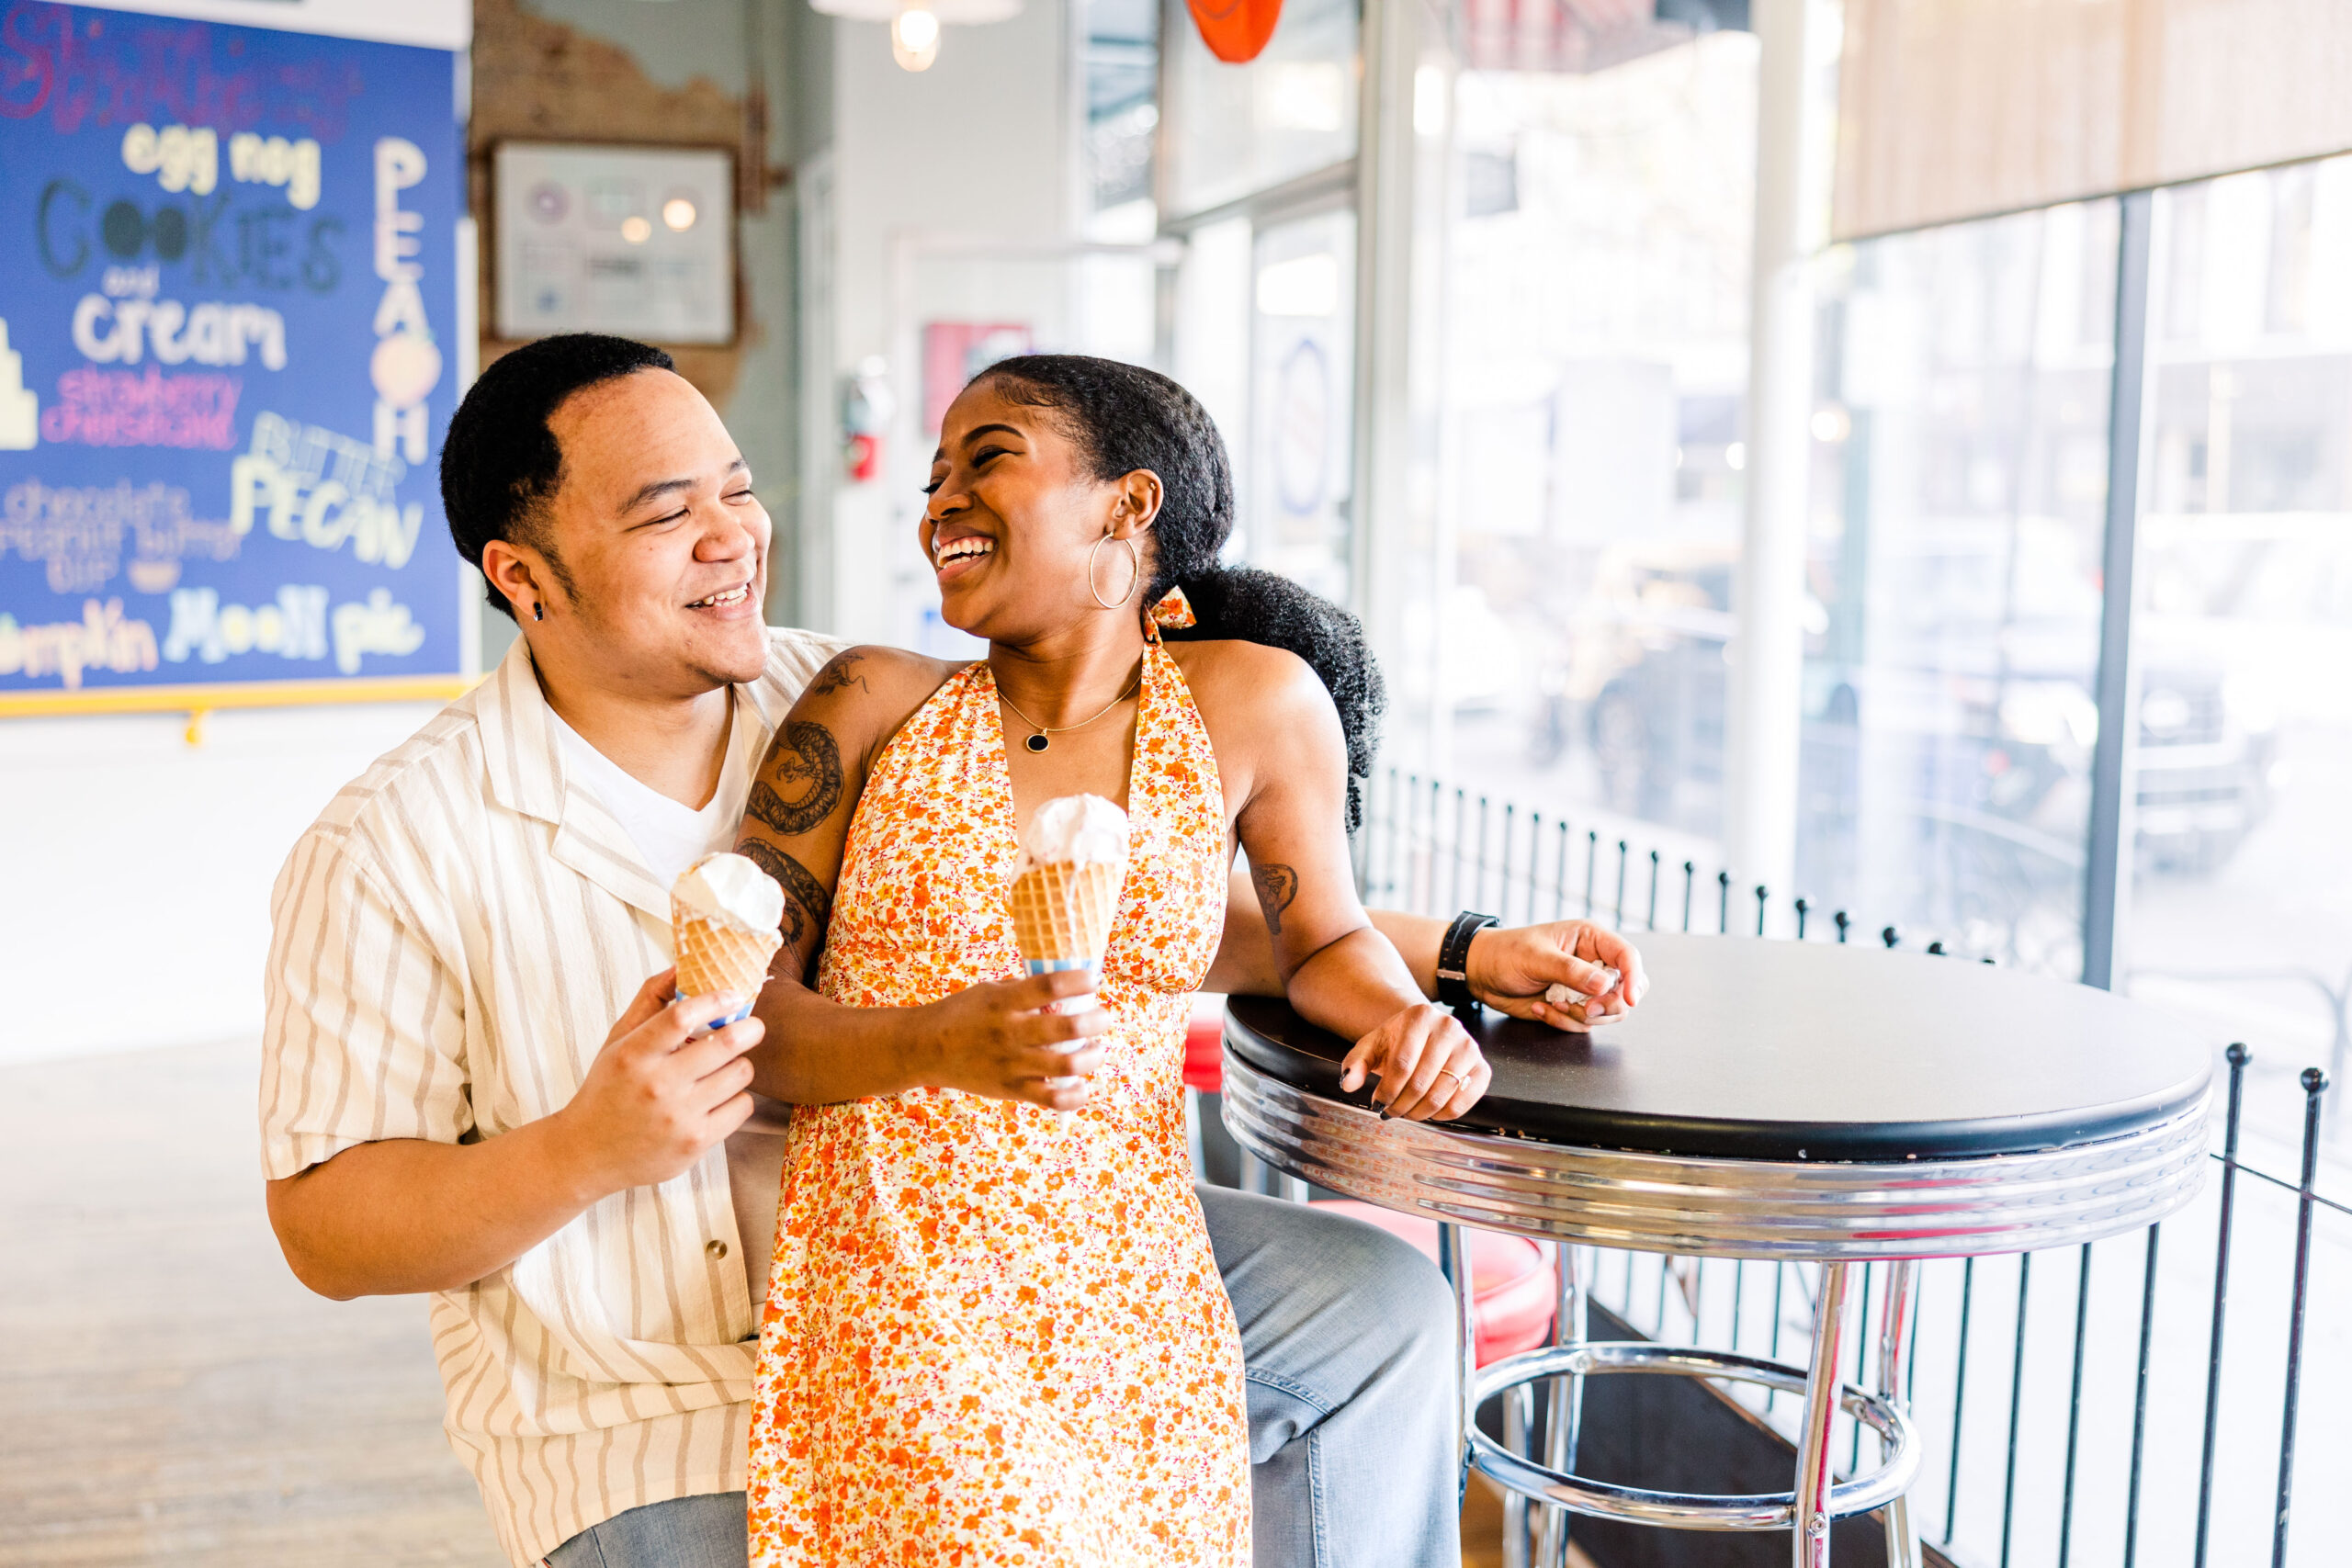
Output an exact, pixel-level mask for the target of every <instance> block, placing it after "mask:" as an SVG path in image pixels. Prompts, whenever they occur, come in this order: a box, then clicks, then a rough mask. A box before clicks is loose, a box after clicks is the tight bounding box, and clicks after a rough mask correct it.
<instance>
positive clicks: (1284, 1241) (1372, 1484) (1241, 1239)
mask: <svg viewBox="0 0 2352 1568" xmlns="http://www.w3.org/2000/svg"><path fill="white" fill-rule="evenodd" d="M1198 1191H1199V1193H1200V1197H1201V1208H1202V1211H1203V1212H1204V1213H1205V1214H1206V1215H1207V1217H1208V1227H1209V1243H1210V1246H1211V1247H1213V1248H1214V1249H1215V1250H1216V1264H1217V1271H1218V1272H1219V1273H1220V1274H1222V1275H1223V1276H1224V1277H1225V1288H1226V1292H1227V1294H1229V1295H1230V1296H1231V1297H1232V1298H1233V1311H1234V1316H1235V1317H1236V1318H1237V1319H1238V1320H1239V1323H1240V1325H1241V1349H1242V1355H1243V1357H1244V1358H1245V1359H1246V1360H1247V1361H1248V1363H1249V1401H1250V1497H1251V1503H1252V1523H1251V1534H1252V1536H1253V1538H1254V1539H1255V1541H1256V1561H1257V1564H1258V1568H1389V1565H1391V1564H1394V1565H1396V1568H1453V1565H1454V1564H1456V1563H1458V1562H1460V1560H1461V1551H1462V1538H1461V1514H1460V1506H1461V1502H1460V1496H1459V1494H1458V1492H1457V1485H1458V1482H1457V1479H1456V1478H1457V1474H1458V1466H1459V1459H1458V1456H1457V1455H1456V1453H1455V1451H1454V1447H1453V1403H1452V1402H1453V1379H1454V1372H1453V1294H1452V1292H1450V1291H1449V1290H1448V1289H1447V1287H1446V1284H1445V1280H1444V1278H1443V1277H1442V1275H1440V1274H1439V1273H1438V1271H1437V1269H1436V1268H1435V1267H1434V1266H1433V1265H1432V1264H1431V1263H1430V1261H1429V1259H1427V1258H1423V1257H1422V1256H1421V1255H1420V1254H1419V1252H1417V1251H1415V1250H1414V1249H1413V1248H1412V1247H1409V1246H1408V1245H1407V1244H1405V1243H1404V1242H1401V1241H1399V1240H1397V1238H1396V1237H1395V1236H1392V1235H1389V1234H1388V1233H1387V1232H1385V1231H1383V1230H1379V1229H1376V1228H1375V1227H1374V1226H1371V1225H1367V1224H1363V1223H1362V1222H1360V1221H1357V1220H1351V1219H1349V1218H1347V1217H1345V1216H1344V1215H1340V1214H1333V1213H1328V1212H1325V1211H1322V1210H1317V1209H1312V1208H1309V1207H1307V1206H1306V1204H1303V1203H1285V1202H1281V1201H1276V1200H1274V1199H1271V1198H1260V1197H1256V1196H1253V1195H1251V1194H1250V1193H1245V1192H1235V1191H1231V1190H1227V1189H1225V1188H1220V1187H1202V1188H1199V1189H1198Z"/></svg>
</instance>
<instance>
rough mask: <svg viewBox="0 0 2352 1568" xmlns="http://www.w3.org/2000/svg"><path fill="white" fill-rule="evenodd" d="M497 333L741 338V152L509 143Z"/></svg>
mask: <svg viewBox="0 0 2352 1568" xmlns="http://www.w3.org/2000/svg"><path fill="white" fill-rule="evenodd" d="M491 189H492V209H493V211H494V214H495V224H496V232H495V235H494V236H493V243H494V245H495V247H496V249H495V258H496V266H495V273H494V276H493V280H492V281H493V286H494V287H493V290H492V293H493V313H494V316H495V321H494V323H493V330H494V331H495V333H497V335H498V336H500V337H503V338H537V337H546V336H548V334H550V333H569V332H598V333H617V334H619V335H620V336H623V337H633V338H641V339H644V340H646V341H648V342H650V343H661V344H731V343H733V342H734V341H735V159H734V154H733V153H731V152H724V151H720V150H718V149H714V148H702V147H619V146H615V147H605V146H588V145H582V144H579V143H558V142H545V141H502V142H500V143H499V144H498V145H497V146H496V147H495V148H494V149H493V150H492V162H491Z"/></svg>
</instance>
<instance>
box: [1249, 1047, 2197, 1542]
mask: <svg viewBox="0 0 2352 1568" xmlns="http://www.w3.org/2000/svg"><path fill="white" fill-rule="evenodd" d="M1225 1118H1226V1124H1227V1127H1228V1128H1229V1129H1230V1130H1231V1132H1232V1133H1233V1135H1234V1138H1235V1140H1236V1142H1238V1144H1239V1145H1240V1146H1241V1148H1242V1149H1243V1151H1244V1152H1245V1153H1246V1154H1248V1155H1250V1156H1254V1157H1255V1158H1256V1159H1258V1160H1260V1161H1262V1162H1264V1163H1265V1165H1267V1166H1268V1167H1271V1168H1272V1169H1273V1170H1275V1171H1278V1172H1280V1173H1282V1174H1283V1176H1286V1177H1291V1178H1295V1179H1301V1180H1311V1181H1313V1182H1315V1183H1317V1184H1318V1185H1320V1186H1323V1187H1326V1188H1329V1189H1330V1190H1333V1191H1336V1192H1341V1193H1345V1194H1347V1195H1348V1196H1350V1197H1354V1198H1362V1199H1364V1200H1366V1201H1371V1202H1374V1203H1379V1204H1381V1205H1383V1206H1385V1207H1387V1208H1392V1209H1397V1210H1401V1211H1403V1212H1405V1213H1421V1214H1427V1215H1429V1216H1430V1217H1431V1218H1434V1219H1436V1220H1438V1221H1440V1222H1441V1224H1440V1226H1439V1232H1438V1235H1439V1261H1440V1264H1441V1266H1442V1268H1443V1269H1445V1272H1446V1275H1447V1277H1448V1278H1449V1279H1450V1280H1453V1289H1454V1299H1455V1306H1456V1320H1457V1321H1456V1332H1457V1334H1458V1336H1459V1340H1458V1345H1459V1350H1460V1369H1459V1377H1460V1387H1461V1389H1462V1392H1463V1396H1462V1399H1461V1401H1460V1402H1459V1403H1460V1408H1459V1412H1458V1415H1457V1421H1458V1428H1459V1431H1460V1433H1461V1437H1462V1455H1463V1471H1462V1475H1463V1479H1464V1482H1465V1483H1466V1480H1467V1477H1468V1473H1469V1471H1470V1470H1471V1469H1472V1468H1473V1467H1475V1468H1476V1469H1477V1470H1478V1471H1479V1472H1482V1473H1483V1474H1486V1475H1487V1476H1489V1477H1490V1478H1492V1479H1493V1480H1495V1481H1496V1482H1497V1483H1499V1484H1500V1485H1501V1486H1502V1487H1503V1488H1504V1495H1505V1497H1506V1499H1507V1501H1506V1503H1505V1512H1504V1519H1505V1550H1506V1551H1507V1552H1508V1553H1510V1559H1509V1560H1510V1562H1512V1564H1513V1568H1519V1565H1520V1564H1522V1563H1524V1562H1526V1561H1527V1558H1528V1555H1529V1553H1530V1550H1531V1541H1530V1536H1531V1531H1530V1529H1529V1517H1528V1510H1529V1507H1530V1506H1531V1505H1534V1506H1540V1509H1541V1517H1540V1519H1539V1521H1538V1524H1539V1527H1540V1529H1539V1531H1538V1532H1537V1533H1536V1534H1535V1539H1534V1540H1533V1541H1532V1550H1533V1551H1534V1553H1535V1555H1536V1557H1537V1559H1538V1560H1539V1561H1540V1562H1542V1563H1543V1564H1544V1568H1559V1565H1561V1564H1564V1563H1565V1562H1566V1551H1567V1536H1568V1530H1567V1516H1568V1514H1569V1513H1572V1512H1573V1513H1583V1514H1589V1515H1592V1516H1595V1517H1605V1518H1614V1519H1622V1520H1626V1521H1629V1522H1635V1523H1643V1524H1650V1525H1661V1526H1665V1527H1668V1528H1673V1529H1711V1530H1765V1529H1782V1530H1789V1531H1790V1532H1791V1536H1790V1539H1791V1552H1792V1556H1791V1561H1792V1562H1793V1563H1794V1564H1795V1565H1796V1568H1828V1564H1829V1536H1830V1524H1831V1521H1832V1520H1834V1519H1837V1518H1840V1517H1846V1516H1849V1515H1852V1514H1859V1513H1866V1512H1870V1511H1872V1510H1875V1509H1881V1508H1883V1509H1884V1510H1885V1520H1886V1532H1887V1561H1888V1562H1889V1563H1890V1564H1891V1565H1893V1568H1917V1563H1918V1562H1919V1551H1918V1542H1917V1537H1916V1534H1915V1533H1914V1531H1913V1530H1912V1529H1911V1526H1910V1518H1909V1509H1908V1506H1907V1504H1906V1502H1905V1493H1906V1492H1907V1491H1908V1489H1909V1486H1910V1484H1911V1481H1912V1478H1913V1476H1914V1475H1915V1474H1916V1473H1917V1470H1918V1467H1919V1457H1920V1456H1919V1444H1918V1440H1917V1434H1916V1433H1915V1432H1914V1430H1913V1428H1912V1426H1911V1423H1910V1419H1909V1416H1907V1415H1906V1414H1905V1411H1904V1409H1903V1405H1902V1402H1901V1398H1900V1393H1899V1391H1900V1389H1901V1386H1902V1382H1901V1380H1902V1371H1903V1352H1904V1347H1905V1341H1906V1339H1907V1338H1908V1337H1909V1325H1910V1318H1911V1314H1912V1311H1913V1308H1914V1305H1915V1296H1916V1278H1915V1276H1916V1274H1917V1260H1919V1259H1922V1258H1959V1257H1973V1256H1981V1255H1983V1254H1986V1253H1996V1252H2019V1251H2029V1250H2038V1249H2040V1248H2043V1247H2060V1246H2066V1245H2071V1244H2074V1243H2077V1242H2085V1241H2090V1240H2095V1239H2098V1238H2099V1237H2102V1236H2106V1235H2113V1234H2114V1233H2116V1232H2117V1231H2120V1230H2122V1229H2126V1228H2130V1227H2132V1226H2135V1225H2143V1224H2148V1223H2150V1222H2152V1221H2154V1220H2156V1219H2161V1218H2162V1217H2164V1215H2165V1214H2167V1213H2171V1212H2172V1211H2173V1210H2175V1209H2177V1208H2178V1207H2179V1206H2180V1205H2181V1204H2183V1203H2185V1202H2186V1201H2188V1199H2189V1198H2190V1197H2191V1196H2192V1195H2193V1194H2194V1193H2195V1191H2196V1190H2197V1187H2198V1184H2199V1181H2200V1180H2201V1179H2202V1177H2203V1174H2204V1164H2205V1159H2204V1152H2205V1114H2204V1105H2203V1103H2202V1102H2201V1101H2200V1102H2199V1103H2198V1104H2197V1105H2194V1106H2192V1107H2189V1108H2188V1109H2187V1110H2185V1111H2181V1112H2179V1113H2178V1114H2176V1115H2173V1116H2170V1117H2167V1118H2165V1119H2163V1120H2160V1121H2156V1122H2151V1123H2149V1124H2147V1125H2145V1126H2143V1127H2141V1128H2139V1129H2137V1130H2135V1131H2132V1132H2131V1133H2128V1134H2123V1135H2121V1136H2118V1137H2111V1138H2105V1139H2100V1140H2098V1141H2094V1142H2090V1143H2086V1144H2081V1145H2073V1146H2070V1147H2065V1148H2059V1149H2052V1150H2050V1151H2047V1152H2044V1153H2035V1154H2026V1155H2007V1156H1993V1157H1987V1158H1978V1159H1958V1158H1937V1159H1927V1160H1911V1161H1905V1162H1904V1163H1901V1164H1894V1163H1891V1162H1889V1163H1883V1164H1881V1163H1872V1164H1854V1163H1845V1164H1833V1163H1829V1162H1811V1163H1807V1162H1804V1161H1795V1162H1790V1161H1767V1160H1745V1159H1720V1158H1702V1157H1691V1156H1676V1155H1662V1154H1648V1153H1640V1152H1628V1151H1620V1150H1610V1149H1594V1148H1580V1147H1574V1146H1569V1145H1558V1144H1550V1143H1545V1142H1543V1141H1541V1140H1536V1139H1525V1138H1514V1137H1506V1136H1501V1135H1498V1134H1483V1133H1468V1132H1458V1131H1453V1130H1448V1129H1442V1128H1434V1127H1430V1126H1427V1125H1425V1124H1421V1123H1417V1122H1393V1121H1384V1120H1382V1119H1380V1118H1379V1117H1376V1116H1374V1114H1373V1113H1371V1112H1369V1111H1364V1110H1362V1109H1360V1108H1358V1107H1356V1106H1353V1105H1349V1104H1345V1103H1342V1102H1340V1101H1338V1100H1328V1099H1325V1098H1323V1097H1321V1096H1319V1095H1316V1094H1311V1093H1308V1092H1307V1091H1306V1090H1303V1089H1298V1088H1296V1087H1295V1086H1293V1085H1291V1084H1289V1083H1286V1082H1284V1081H1283V1080H1282V1079H1280V1078H1276V1077H1272V1076H1271V1075H1268V1074H1266V1073H1263V1072H1261V1071H1259V1070H1258V1069H1257V1068H1255V1067H1253V1066H1250V1063H1249V1062H1248V1061H1246V1060H1244V1059H1243V1058H1242V1057H1241V1056H1240V1055H1238V1053H1234V1052H1228V1053H1227V1057H1226V1066H1225ZM1465 1223H1466V1224H1473V1225H1477V1226H1481V1227H1484V1228H1487V1229H1492V1230H1499V1231H1507V1232H1511V1233H1514V1234H1517V1235H1527V1236H1532V1237H1536V1238H1539V1239H1544V1240H1550V1241H1554V1242H1556V1243H1558V1244H1559V1252H1560V1302H1559V1313H1558V1316H1557V1318H1556V1320H1555V1337H1556V1338H1557V1339H1558V1340H1559V1341H1560V1342H1559V1343H1557V1344H1555V1345H1554V1346H1553V1347H1551V1348H1545V1349H1540V1350H1532V1351H1528V1352H1525V1353H1524V1354H1521V1355H1519V1356H1514V1357H1511V1358H1510V1359H1507V1360H1505V1361H1502V1362H1498V1363H1497V1364H1496V1365H1495V1366H1493V1367H1490V1368H1487V1370H1486V1371H1484V1372H1483V1373H1482V1372H1480V1371H1478V1370H1477V1368H1476V1336H1475V1321H1474V1318H1473V1315H1472V1302H1473V1291H1474V1281H1473V1280H1472V1278H1471V1273H1472V1270H1471V1268H1470V1255H1469V1248H1468V1245H1467V1240H1468V1238H1467V1237H1466V1236H1465V1235H1464V1234H1463V1231H1462V1228H1461V1227H1462V1225H1463V1224H1465ZM1579 1243H1590V1244H1596V1245H1600V1246H1606V1247H1620V1248H1626V1249H1632V1250H1636V1251H1646V1252H1665V1253H1673V1254H1679V1255H1683V1256H1693V1257H1703V1258H1762V1259H1766V1260H1770V1261H1804V1262H1817V1263H1819V1264H1821V1266H1822V1269H1821V1284H1820V1299H1819V1301H1818V1302H1817V1303H1816V1304H1815V1313H1814V1342H1813V1357H1812V1360H1811V1363H1810V1368H1811V1370H1810V1371H1808V1370H1807V1369H1805V1368H1799V1367H1792V1366H1787V1365H1784V1364H1781V1363H1779V1362H1773V1361H1766V1360H1760V1359H1756V1358H1753V1357H1745V1356H1737V1355H1732V1354H1728V1353H1724V1352H1715V1351H1704V1350H1695V1349H1678V1348H1671V1347H1665V1346H1656V1345H1649V1344H1622V1343H1591V1342H1589V1341H1587V1340H1586V1338H1585V1333H1586V1302H1587V1292H1588V1287H1589V1280H1590V1271H1589V1260H1588V1259H1587V1258H1585V1257H1584V1256H1583V1254H1584V1253H1585V1250H1586V1249H1585V1247H1582V1246H1579V1245H1577V1244H1579ZM1879 1260H1883V1261H1887V1262H1890V1263H1892V1264H1894V1268H1893V1269H1890V1271H1889V1272H1890V1274H1891V1275H1892V1278H1891V1280H1889V1283H1888V1290H1887V1294H1886V1301H1885V1304H1884V1310H1883V1314H1882V1316H1881V1319H1880V1322H1879V1325H1878V1330H1877V1341H1878V1343H1877V1352H1878V1353H1877V1357H1876V1366H1875V1369H1874V1375H1873V1376H1872V1378H1871V1382H1873V1383H1874V1384H1875V1387H1874V1388H1873V1389H1871V1390H1862V1389H1858V1388H1855V1387H1852V1386H1850V1385H1845V1384H1841V1383H1839V1382H1838V1379H1837V1375H1836V1369H1837V1367H1838V1364H1839V1358H1840V1356H1841V1354H1842V1353H1844V1351H1845V1350H1846V1348H1847V1344H1848V1341H1847V1338H1846V1336H1847V1334H1848V1332H1849V1325H1848V1322H1847V1320H1848V1318H1849V1316H1850V1315H1851V1314H1850V1312H1849V1300H1848V1298H1849V1294H1850V1291H1851V1273H1852V1269H1853V1266H1854V1265H1855V1264H1857V1263H1869V1262H1871V1261H1879ZM1604 1373H1651V1374H1665V1375H1672V1376H1682V1377H1702V1378H1711V1379H1716V1380H1719V1381H1726V1382H1749V1383H1758V1384H1762V1385H1764V1386H1767V1387H1770V1388H1775V1389H1782V1390H1787V1391H1789V1392H1791V1393H1802V1394H1803V1395H1804V1401H1805V1404H1804V1426H1803V1428H1802V1430H1801V1431H1800V1433H1799V1442H1798V1445H1797V1463H1796V1473H1795V1475H1794V1477H1793V1483H1792V1487H1791V1489H1790V1490H1789V1491H1787V1492H1783V1493H1772V1494H1762V1495H1753V1496H1700V1495H1686V1494H1673V1493H1657V1492H1648V1491H1644V1490H1642V1489H1639V1488H1634V1487H1625V1486H1617V1485H1611V1484H1607V1483H1600V1482H1596V1481H1592V1480H1589V1479H1587V1478H1584V1477H1580V1476H1578V1475H1577V1474H1576V1473H1575V1464H1576V1454H1577V1426H1578V1422H1579V1420H1580V1416H1581V1407H1582V1403H1583V1400H1582V1393H1583V1382H1584V1380H1585V1379H1586V1378H1587V1377H1589V1376H1595V1375H1600V1374H1604ZM1535 1382H1548V1384H1549V1388H1548V1400H1549V1405H1550V1410H1549V1414H1548V1416H1547V1419H1546V1420H1545V1422H1544V1456H1543V1458H1542V1459H1541V1460H1540V1461H1538V1460H1536V1459H1535V1458H1533V1457H1532V1455H1531V1454H1530V1452H1529V1450H1530V1447H1531V1442H1532V1427H1533V1425H1534V1423H1533V1419H1532V1406H1533V1397H1532V1385H1533V1384H1534V1383H1535ZM1496 1397H1500V1398H1501V1400H1502V1402H1503V1430H1504V1438H1505V1441H1503V1442H1501V1443H1497V1442H1496V1441H1494V1440H1493V1439H1492V1438H1488V1437H1487V1435H1486V1434H1485V1433H1483V1432H1481V1431H1480V1430H1479V1429H1478V1427H1477V1425H1476V1412H1477V1410H1478V1408H1479V1406H1480V1405H1481V1404H1483V1403H1485V1402H1486V1401H1487V1400H1488V1399H1491V1398H1496ZM1840 1409H1843V1410H1844V1411H1846V1412H1847V1413H1848V1414H1849V1415H1850V1416H1853V1417H1854V1418H1855V1419H1857V1420H1859V1421H1860V1422H1861V1423H1863V1424H1864V1425H1865V1426H1868V1427H1871V1430H1872V1431H1873V1432H1875V1433H1876V1434H1877V1435H1878V1438H1879V1449H1880V1455H1881V1457H1880V1461H1879V1465H1878V1468H1877V1469H1876V1470H1874V1471H1872V1472H1870V1473H1868V1474H1866V1475H1860V1476H1856V1477H1852V1478H1849V1479H1848V1480H1846V1481H1844V1482H1838V1481H1837V1480H1836V1478H1835V1476H1834V1475H1833V1473H1832V1467H1831V1462H1830V1454H1831V1449H1832V1445H1831V1442H1830V1437H1831V1432H1832V1429H1833V1427H1834V1424H1835V1419H1836V1416H1837V1414H1838V1411H1839V1410H1840Z"/></svg>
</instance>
